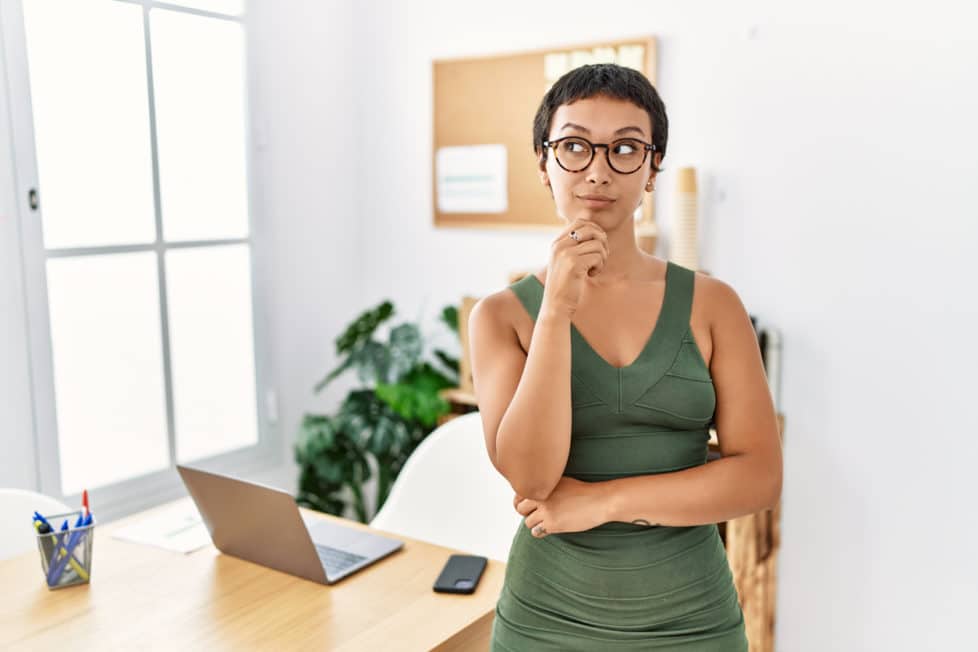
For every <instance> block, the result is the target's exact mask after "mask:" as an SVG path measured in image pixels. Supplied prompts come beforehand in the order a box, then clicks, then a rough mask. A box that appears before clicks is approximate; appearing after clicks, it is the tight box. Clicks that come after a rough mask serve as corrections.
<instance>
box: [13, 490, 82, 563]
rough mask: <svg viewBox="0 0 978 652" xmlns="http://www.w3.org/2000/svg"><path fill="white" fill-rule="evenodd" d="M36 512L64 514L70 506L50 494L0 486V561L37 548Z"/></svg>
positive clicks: (69, 509) (68, 510) (45, 514)
mask: <svg viewBox="0 0 978 652" xmlns="http://www.w3.org/2000/svg"><path fill="white" fill-rule="evenodd" d="M35 511H38V512H40V513H41V514H42V515H44V516H47V515H49V514H65V513H68V512H70V511H71V508H70V507H68V506H67V505H65V504H64V503H62V502H61V501H59V500H55V499H54V498H51V497H50V496H45V495H44V494H39V493H36V492H33V491H26V490H24V489H0V561H2V560H4V559H10V558H11V557H16V556H18V555H22V554H24V553H25V552H28V551H30V550H36V549H37V537H36V535H35V533H34V526H33V524H32V522H31V514H33V513H34V512H35Z"/></svg>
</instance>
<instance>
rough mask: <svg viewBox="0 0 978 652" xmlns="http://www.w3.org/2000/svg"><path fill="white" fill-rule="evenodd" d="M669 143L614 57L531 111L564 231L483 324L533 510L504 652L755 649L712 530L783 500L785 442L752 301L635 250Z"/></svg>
mask: <svg viewBox="0 0 978 652" xmlns="http://www.w3.org/2000/svg"><path fill="white" fill-rule="evenodd" d="M667 135H668V121H667V118H666V113H665V107H664V106H663V103H662V100H661V99H660V98H659V95H658V93H657V92H656V90H655V89H654V88H653V87H652V85H651V84H650V83H649V81H648V80H647V79H646V78H645V77H644V76H643V75H641V74H640V73H638V72H636V71H633V70H631V69H628V68H624V67H621V66H617V65H613V64H598V65H588V66H583V67H580V68H577V69H575V70H572V71H570V72H569V73H567V74H566V75H564V76H563V77H561V78H560V79H559V80H558V81H557V82H556V84H554V86H553V87H552V88H551V89H550V90H549V91H548V92H547V94H546V96H545V97H544V98H543V101H542V103H541V105H540V108H539V110H538V112H537V115H536V119H535V120H534V126H533V140H534V148H535V151H536V152H537V155H538V157H539V176H540V180H541V183H543V184H544V185H545V186H548V187H549V188H550V191H551V193H552V195H553V198H554V202H555V206H556V210H557V213H558V215H559V216H560V218H561V219H562V220H563V221H564V222H565V223H566V224H565V226H564V228H563V229H562V230H561V231H560V233H559V234H558V235H557V237H556V238H554V240H553V242H552V244H551V247H550V253H549V261H548V263H547V266H546V268H545V269H542V270H540V271H538V272H537V273H534V274H530V275H527V276H526V277H524V278H523V279H521V280H520V281H517V282H515V283H513V284H511V285H510V286H509V287H508V288H504V289H503V290H501V291H499V292H496V293H494V294H491V295H489V296H486V297H484V298H483V299H481V300H480V301H479V302H478V303H477V304H476V306H475V307H474V308H473V311H472V313H471V316H470V322H469V323H470V326H469V335H470V346H471V360H472V372H473V380H474V385H475V391H476V394H477V396H478V399H479V409H480V412H481V414H482V421H483V427H484V431H485V435H486V447H487V450H488V452H489V456H490V458H491V460H492V462H493V465H494V466H495V467H496V468H497V469H498V470H499V472H500V473H502V474H503V475H504V476H505V477H506V479H507V480H508V481H509V482H510V484H511V485H512V486H513V488H514V489H515V491H516V495H515V497H514V501H513V504H514V507H515V509H516V510H517V511H518V512H519V513H520V514H521V515H523V516H524V517H525V519H524V522H523V524H521V526H520V527H519V528H518V529H517V532H516V534H515V536H514V537H513V543H512V548H511V551H510V555H509V560H508V563H507V567H506V578H505V582H504V586H503V590H502V593H501V595H500V598H499V601H498V603H497V606H496V612H495V621H494V624H493V630H492V646H491V647H492V649H493V650H509V651H514V652H515V651H522V650H531V651H534V652H537V651H541V652H542V651H546V650H561V651H567V650H597V651H602V652H603V651H606V650H607V651H613V650H683V651H706V650H710V651H714V650H720V651H724V652H727V651H735V650H747V640H746V637H745V632H744V619H743V612H742V610H741V608H740V605H739V602H738V598H737V593H736V590H735V587H734V584H733V577H732V574H731V572H730V566H729V564H728V562H727V557H726V553H725V550H724V547H723V542H722V541H721V539H720V535H719V530H718V528H717V525H716V524H717V523H719V522H721V521H726V520H729V519H731V518H734V517H737V516H741V515H744V514H750V513H753V512H756V511H758V510H761V509H764V508H768V507H771V506H773V505H774V503H776V502H777V499H778V497H779V495H780V492H781V445H780V438H779V435H778V431H777V424H776V418H775V412H774V406H773V404H772V401H771V395H770V392H769V390H768V386H767V382H766V379H765V375H764V370H763V366H762V362H761V357H760V351H759V349H758V345H757V339H756V336H755V333H754V330H753V327H752V325H751V322H750V318H749V316H748V313H747V311H746V310H745V309H744V306H743V305H742V303H741V301H740V299H739V297H738V295H737V294H736V293H735V292H734V290H733V289H732V288H731V287H730V286H729V285H727V284H726V283H724V282H722V281H720V280H718V279H714V278H711V277H709V276H707V275H704V274H701V273H696V272H694V271H692V270H690V269H687V268H685V267H681V266H679V265H676V264H674V263H672V262H668V261H664V260H662V259H660V258H657V257H655V256H650V255H647V254H645V253H643V252H642V251H641V250H640V249H639V248H638V246H637V244H636V240H635V235H634V224H633V214H634V212H635V210H636V208H637V207H638V206H639V203H640V202H641V199H642V193H643V192H652V190H653V188H654V185H655V179H656V174H657V173H658V172H659V171H660V168H659V165H660V164H661V161H662V157H663V156H664V155H665V150H666V137H667ZM711 423H715V424H716V427H717V433H718V438H719V443H720V448H721V450H722V452H723V458H722V459H719V460H716V461H713V462H710V463H709V464H707V463H706V459H707V441H708V439H709V427H710V424H711Z"/></svg>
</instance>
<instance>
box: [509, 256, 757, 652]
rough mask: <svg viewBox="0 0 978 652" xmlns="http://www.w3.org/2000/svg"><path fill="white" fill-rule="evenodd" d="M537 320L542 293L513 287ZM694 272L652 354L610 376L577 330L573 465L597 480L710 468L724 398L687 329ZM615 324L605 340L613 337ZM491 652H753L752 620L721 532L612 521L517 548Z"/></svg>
mask: <svg viewBox="0 0 978 652" xmlns="http://www.w3.org/2000/svg"><path fill="white" fill-rule="evenodd" d="M510 288H511V289H512V290H513V291H514V292H515V293H516V296H518V297H519V299H520V301H521V302H522V303H523V305H524V307H525V308H526V310H527V311H528V312H529V313H530V316H531V317H533V319H536V317H537V314H538V312H539V310H540V304H541V301H542V300H543V285H542V284H541V283H540V280H539V279H537V277H536V276H534V275H533V274H530V275H527V276H526V277H524V278H523V279H521V280H519V281H517V282H515V283H513V284H512V285H510ZM692 299H693V272H692V270H690V269H688V268H686V267H682V266H680V265H678V264H675V263H673V262H671V261H670V262H669V263H668V266H667V270H666V283H665V298H664V301H663V306H662V310H661V312H660V313H659V317H658V320H657V322H656V324H655V327H654V328H653V330H652V334H651V335H650V336H649V338H648V340H647V342H646V344H645V347H644V349H643V350H642V353H641V354H640V355H639V357H638V358H637V359H636V360H635V361H634V362H633V363H632V364H630V365H628V366H625V367H621V368H618V367H614V366H612V365H611V364H610V363H608V362H607V361H606V360H604V358H602V357H601V356H599V355H598V354H597V352H596V351H594V349H593V348H591V346H590V345H589V344H588V343H587V341H586V340H585V339H584V338H583V337H582V336H581V334H580V333H579V332H578V331H577V329H576V328H575V327H574V326H573V325H572V326H571V403H572V409H573V419H572V426H571V446H570V456H569V458H568V461H567V467H566V469H565V471H564V475H568V476H570V477H572V478H576V479H578V480H583V481H587V482H599V481H603V480H610V479H612V478H621V477H626V476H635V475H648V474H654V473H668V472H670V471H678V470H681V469H686V468H690V467H694V466H698V465H701V464H705V463H706V459H707V450H708V448H707V446H708V445H707V441H708V440H709V426H710V424H711V422H712V421H713V414H714V408H715V407H716V394H715V391H714V387H713V380H712V377H711V376H710V372H709V368H708V367H707V365H706V363H705V361H704V360H703V356H702V354H701V353H700V350H699V348H698V347H697V346H696V342H695V341H694V339H693V336H692V334H691V331H690V327H689V316H690V307H691V305H692ZM613 327H614V326H613V325H612V324H609V328H613ZM490 647H491V650H493V651H495V652H500V651H504V652H505V651H509V652H523V651H524V650H526V651H530V652H548V651H550V650H553V651H555V652H556V651H558V650H559V651H561V652H567V651H569V650H587V651H589V652H591V651H596V652H597V651H600V652H614V651H617V650H675V651H677V652H678V651H682V652H707V651H709V652H738V651H746V650H747V638H746V635H745V631H744V616H743V611H742V610H741V607H740V604H739V602H738V599H737V592H736V589H735V587H734V584H733V575H732V573H731V572H730V565H729V563H728V562H727V556H726V552H725V550H724V547H723V542H722V541H721V539H720V532H719V530H718V527H717V525H716V524H710V525H697V526H692V527H667V526H651V527H650V526H645V525H635V524H632V523H626V522H621V521H613V522H609V523H604V524H603V525H600V526H598V527H595V528H592V529H590V530H586V531H583V532H566V533H551V534H548V535H546V536H544V537H542V538H536V537H534V536H533V535H532V534H531V533H530V530H529V528H527V527H526V524H525V523H520V525H519V527H518V528H517V530H516V532H515V534H514V536H513V543H512V548H511V549H510V553H509V559H508V562H507V566H506V576H505V580H504V583H503V589H502V593H501V595H500V597H499V601H498V602H497V604H496V610H495V621H494V622H493V628H492V642H491V646H490Z"/></svg>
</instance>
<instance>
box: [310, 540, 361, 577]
mask: <svg viewBox="0 0 978 652" xmlns="http://www.w3.org/2000/svg"><path fill="white" fill-rule="evenodd" d="M316 552H317V554H318V555H319V561H321V562H323V567H324V568H325V569H326V572H327V573H332V574H335V573H339V572H341V571H344V570H346V569H347V568H349V567H350V566H353V565H354V564H356V563H357V562H360V561H363V560H364V559H366V557H361V556H360V555H354V554H353V553H352V552H346V551H345V550H339V549H337V548H330V547H329V546H323V545H320V544H318V543H317V544H316Z"/></svg>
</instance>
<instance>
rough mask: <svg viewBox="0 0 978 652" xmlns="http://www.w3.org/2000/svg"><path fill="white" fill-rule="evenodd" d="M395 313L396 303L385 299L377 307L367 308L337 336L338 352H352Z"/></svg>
mask: <svg viewBox="0 0 978 652" xmlns="http://www.w3.org/2000/svg"><path fill="white" fill-rule="evenodd" d="M393 314H394V304H392V303H391V302H390V301H384V302H383V303H381V304H380V305H378V306H377V307H376V308H372V309H370V310H366V311H364V312H362V313H360V315H359V316H357V318H356V319H355V320H354V321H353V323H352V324H350V325H349V326H348V327H347V329H346V330H345V331H344V332H343V334H342V335H340V336H339V337H338V338H336V353H337V354H341V353H350V352H352V351H353V350H354V349H355V348H357V347H358V346H359V345H361V344H363V343H364V342H366V341H367V340H369V339H370V337H371V335H373V333H374V331H375V330H376V329H377V326H379V325H380V324H382V323H383V322H385V321H387V320H388V319H390V318H391V316H393Z"/></svg>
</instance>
